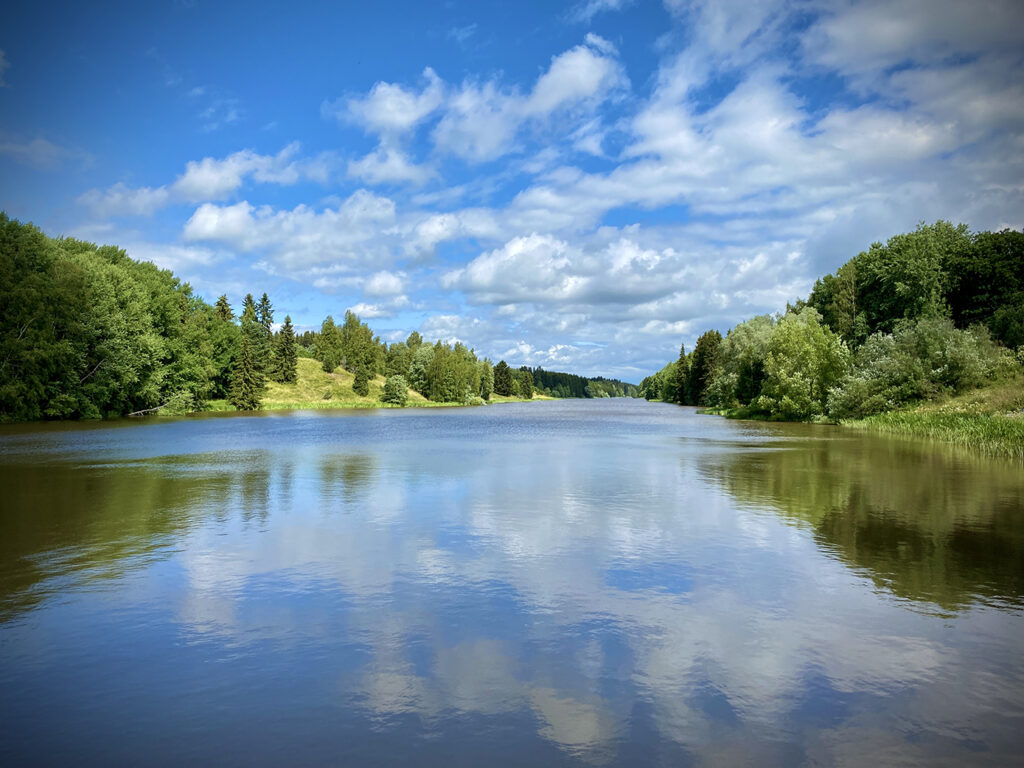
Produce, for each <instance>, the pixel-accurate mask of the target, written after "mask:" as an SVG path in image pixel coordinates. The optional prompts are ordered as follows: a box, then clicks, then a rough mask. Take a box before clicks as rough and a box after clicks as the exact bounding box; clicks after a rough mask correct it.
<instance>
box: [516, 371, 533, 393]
mask: <svg viewBox="0 0 1024 768" xmlns="http://www.w3.org/2000/svg"><path fill="white" fill-rule="evenodd" d="M516 391H517V392H518V393H519V396H520V397H521V398H523V399H524V400H530V399H532V398H533V374H532V373H530V369H529V368H526V367H525V366H524V367H522V368H520V369H519V370H518V371H516Z"/></svg>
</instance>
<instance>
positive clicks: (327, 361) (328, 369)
mask: <svg viewBox="0 0 1024 768" xmlns="http://www.w3.org/2000/svg"><path fill="white" fill-rule="evenodd" d="M316 353H317V359H318V360H319V361H320V362H321V364H322V365H323V369H324V373H333V372H334V369H335V368H337V367H338V366H339V365H341V360H342V349H341V331H339V330H338V326H336V325H335V324H334V318H333V317H331V316H330V315H328V316H327V317H326V318H325V319H324V322H323V325H321V326H320V338H319V340H318V341H317V345H316Z"/></svg>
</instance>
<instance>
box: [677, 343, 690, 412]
mask: <svg viewBox="0 0 1024 768" xmlns="http://www.w3.org/2000/svg"><path fill="white" fill-rule="evenodd" d="M689 372H690V359H689V358H688V357H687V356H686V345H685V344H680V345H679V360H678V361H677V362H676V380H675V398H674V401H675V402H677V403H679V405H686V379H687V376H688V374H689Z"/></svg>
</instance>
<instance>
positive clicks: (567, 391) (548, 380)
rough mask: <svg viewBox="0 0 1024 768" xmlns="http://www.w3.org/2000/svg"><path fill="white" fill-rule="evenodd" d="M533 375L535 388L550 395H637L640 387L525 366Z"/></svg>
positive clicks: (589, 396)
mask: <svg viewBox="0 0 1024 768" xmlns="http://www.w3.org/2000/svg"><path fill="white" fill-rule="evenodd" d="M526 370H528V371H530V373H531V375H532V376H533V384H534V387H535V388H536V390H537V391H538V392H540V393H542V394H545V395H550V396H551V397H563V398H564V397H583V398H592V397H637V396H639V393H640V388H639V387H638V386H637V385H636V384H627V383H626V382H624V381H619V380H618V379H606V378H604V377H602V376H595V377H593V378H587V377H585V376H577V375H576V374H575V373H559V372H557V371H545V370H544V369H543V368H527V369H526Z"/></svg>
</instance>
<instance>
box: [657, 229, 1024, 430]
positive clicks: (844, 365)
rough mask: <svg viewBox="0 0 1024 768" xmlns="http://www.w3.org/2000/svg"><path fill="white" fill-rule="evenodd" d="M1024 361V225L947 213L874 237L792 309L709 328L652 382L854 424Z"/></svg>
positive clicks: (757, 412)
mask: <svg viewBox="0 0 1024 768" xmlns="http://www.w3.org/2000/svg"><path fill="white" fill-rule="evenodd" d="M1022 363H1024V232H1018V231H1014V230H1009V229H1007V230H1003V231H1001V232H977V233H972V232H970V231H968V229H967V226H966V225H959V226H954V225H952V224H950V223H949V222H945V221H939V222H936V223H935V224H932V225H925V224H921V225H919V226H918V228H917V229H916V230H915V231H914V232H910V233H907V234H901V235H896V236H895V237H892V238H890V239H889V240H888V241H887V242H886V243H884V244H883V243H874V244H873V245H871V247H870V248H869V249H868V250H867V251H864V252H862V253H860V254H858V255H857V256H855V257H854V258H852V259H850V260H849V261H847V262H846V263H845V264H843V266H841V267H840V268H839V269H837V270H836V271H835V272H834V273H832V274H829V275H825V276H824V277H823V278H821V279H820V280H818V281H817V282H816V283H815V284H814V288H813V290H812V291H811V294H810V296H808V297H807V299H806V300H800V301H798V302H796V304H795V305H791V306H788V307H787V308H786V312H785V313H784V314H780V315H760V316H758V317H754V318H751V319H750V320H747V321H745V322H743V323H740V324H739V325H737V326H736V327H735V328H732V329H731V330H730V331H729V332H728V333H727V334H726V335H725V336H724V337H723V336H722V335H721V333H720V332H719V331H717V330H709V331H707V332H705V333H704V334H702V335H701V336H700V338H698V339H697V343H696V346H695V347H694V349H692V350H691V351H689V352H687V351H686V348H685V347H680V350H679V357H678V359H677V360H674V361H672V362H670V363H669V364H668V365H666V366H665V367H664V368H662V369H661V370H660V371H658V373H656V374H654V375H653V376H649V377H647V378H646V379H644V380H643V382H642V383H641V385H640V389H641V393H642V396H643V397H645V398H647V399H648V400H662V401H665V402H673V403H680V404H685V405H699V406H706V407H710V408H716V409H722V410H724V411H729V412H732V413H733V414H734V415H743V416H750V417H765V418H774V419H788V420H803V419H818V418H827V419H829V420H840V419H846V418H860V417H864V416H868V415H871V414H875V413H881V412H883V411H889V410H893V409H896V408H899V407H901V406H903V405H906V404H909V403H914V402H919V401H923V400H929V399H934V398H936V397H939V396H943V395H947V394H958V393H960V392H963V391H965V390H968V389H971V388H974V387H978V386H981V385H982V384H984V383H986V382H988V381H992V380H995V379H999V378H1002V377H1006V376H1011V375H1016V374H1018V373H1019V372H1020V370H1021V365H1022Z"/></svg>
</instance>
